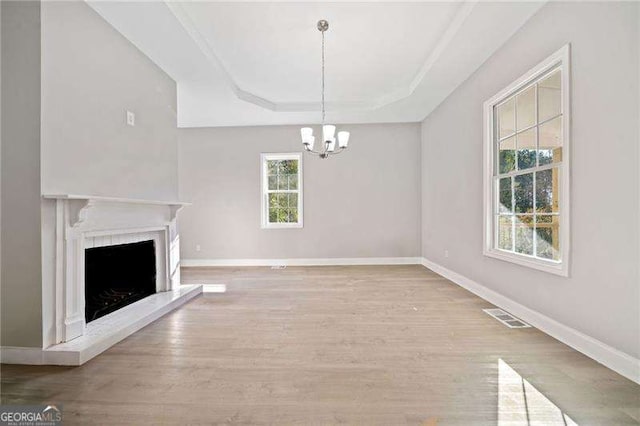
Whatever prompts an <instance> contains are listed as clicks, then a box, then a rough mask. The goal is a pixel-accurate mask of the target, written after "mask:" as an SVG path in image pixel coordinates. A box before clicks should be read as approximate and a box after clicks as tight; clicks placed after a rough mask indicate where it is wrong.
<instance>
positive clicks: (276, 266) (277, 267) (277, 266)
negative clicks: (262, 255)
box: [271, 265, 287, 269]
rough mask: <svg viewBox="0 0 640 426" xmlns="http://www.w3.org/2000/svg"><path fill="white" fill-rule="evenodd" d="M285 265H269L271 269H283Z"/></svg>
mask: <svg viewBox="0 0 640 426" xmlns="http://www.w3.org/2000/svg"><path fill="white" fill-rule="evenodd" d="M286 267H287V266H286V265H274V266H272V267H271V269H285V268H286Z"/></svg>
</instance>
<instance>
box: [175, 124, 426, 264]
mask: <svg viewBox="0 0 640 426" xmlns="http://www.w3.org/2000/svg"><path fill="white" fill-rule="evenodd" d="M341 127H343V128H345V129H349V130H350V131H351V141H350V146H349V149H348V150H347V151H346V152H344V153H342V154H340V155H339V156H338V157H334V158H329V159H327V160H321V159H319V158H316V157H312V156H309V155H305V156H304V159H303V164H304V228H302V229H261V227H260V197H261V195H260V153H262V152H300V151H301V143H300V128H299V126H273V127H239V128H202V129H181V130H180V133H179V138H180V144H179V145H180V195H181V197H182V198H183V199H185V200H187V201H190V202H193V206H190V207H186V208H185V209H183V210H182V211H181V212H180V214H179V225H180V234H181V249H182V258H183V259H282V258H340V257H343V258H344V257H412V256H419V255H420V213H419V212H420V125H419V124H418V123H414V124H375V125H344V126H341ZM196 245H200V246H201V251H200V252H197V251H196Z"/></svg>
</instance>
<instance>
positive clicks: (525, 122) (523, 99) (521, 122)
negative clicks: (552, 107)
mask: <svg viewBox="0 0 640 426" xmlns="http://www.w3.org/2000/svg"><path fill="white" fill-rule="evenodd" d="M534 124H536V89H535V86H531V87H530V88H528V89H527V90H525V91H524V92H522V93H520V94H518V95H517V96H516V125H517V126H516V129H517V130H518V131H520V130H522V129H524V128H527V127H531V126H533V125H534Z"/></svg>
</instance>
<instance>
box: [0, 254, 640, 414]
mask: <svg viewBox="0 0 640 426" xmlns="http://www.w3.org/2000/svg"><path fill="white" fill-rule="evenodd" d="M183 282H185V283H204V282H206V283H224V284H226V285H227V292H226V293H225V294H215V293H213V294H205V295H203V296H201V297H199V298H197V299H195V300H194V301H192V302H190V303H188V304H187V305H185V306H184V307H182V308H180V309H178V310H177V311H174V312H172V313H170V314H168V315H167V316H165V317H163V318H161V319H160V320H158V321H156V322H155V323H153V324H151V325H149V326H148V327H146V328H144V329H143V330H141V331H139V332H138V333H136V334H134V335H132V336H131V337H129V338H127V339H126V340H124V341H122V342H121V343H119V344H117V345H116V346H114V347H113V348H111V349H110V350H108V351H106V352H105V353H104V354H102V355H100V356H98V357H96V358H95V359H93V360H91V361H90V362H88V363H87V364H85V365H83V366H81V367H75V368H67V367H36V366H4V365H3V366H2V371H1V376H2V377H1V378H2V382H1V385H2V388H1V399H2V403H4V404H26V403H45V402H46V403H60V404H63V407H64V410H63V411H64V416H65V424H123V423H131V424H162V423H171V424H213V423H222V424H225V423H228V424H238V423H241V424H265V423H268V424H339V423H347V424H387V425H395V424H421V425H450V424H451V425H475V424H478V425H485V424H486V425H496V424H499V425H502V424H523V425H526V424H534V423H535V422H536V421H538V420H539V421H541V423H538V424H542V425H551V424H565V423H566V424H572V423H571V421H572V420H573V421H574V422H575V423H577V424H579V425H626V424H639V421H640V386H638V385H636V384H634V383H633V382H631V381H630V380H627V379H625V378H623V377H622V376H619V375H618V374H616V373H614V372H612V371H610V370H608V369H607V368H605V367H603V366H601V365H599V364H598V363H596V362H595V361H592V360H591V359H589V358H587V357H586V356H583V355H581V354H580V353H578V352H576V351H574V350H572V349H571V348H569V347H567V346H565V345H564V344H562V343H559V342H558V341H556V340H554V339H552V338H551V337H549V336H547V335H545V334H544V333H542V332H540V331H538V330H536V329H533V328H530V329H509V328H506V327H505V326H503V325H502V324H500V323H499V322H498V321H496V320H495V319H493V318H491V317H489V316H488V315H487V314H485V313H484V312H482V309H483V308H488V307H492V305H491V304H489V303H488V302H486V301H484V300H482V299H480V298H478V297H476V296H474V295H472V294H471V293H469V292H467V291H466V290H464V289H462V288H460V287H458V286H456V285H454V284H452V283H450V282H449V281H447V280H445V279H443V278H442V277H440V276H438V275H436V274H435V273H433V272H431V271H429V270H427V269H425V268H423V267H421V266H385V267H382V266H362V267H290V268H287V269H284V270H271V269H270V268H193V269H186V270H183ZM563 413H564V415H563ZM527 420H528V421H529V423H527ZM506 421H512V423H507V422H506Z"/></svg>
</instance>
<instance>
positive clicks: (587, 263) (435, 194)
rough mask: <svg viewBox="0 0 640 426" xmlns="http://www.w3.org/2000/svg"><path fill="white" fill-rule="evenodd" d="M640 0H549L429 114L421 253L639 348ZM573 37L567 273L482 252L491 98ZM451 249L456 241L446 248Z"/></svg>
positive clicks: (615, 342)
mask: <svg viewBox="0 0 640 426" xmlns="http://www.w3.org/2000/svg"><path fill="white" fill-rule="evenodd" d="M638 7H639V5H638V4H637V3H606V4H605V3H555V2H554V3H549V4H547V5H546V6H545V7H544V8H543V9H541V11H540V12H539V13H538V14H537V15H535V16H534V17H533V18H532V19H531V20H530V21H529V22H528V23H527V24H525V26H524V27H523V28H522V29H521V30H520V31H519V32H518V33H516V34H515V35H514V37H512V38H511V39H510V40H509V41H508V42H507V43H506V44H505V45H504V46H503V47H502V48H501V49H500V50H499V51H498V52H497V53H496V54H494V55H493V56H492V57H491V58H490V59H489V60H488V61H487V62H486V63H485V64H484V65H483V66H482V67H481V68H480V69H479V70H478V71H477V72H476V73H475V74H474V75H473V76H472V77H470V78H469V79H468V80H467V81H466V82H465V83H464V84H463V85H462V86H460V87H459V88H458V89H457V90H456V91H455V92H454V93H453V94H452V95H451V96H450V97H449V98H448V99H447V100H446V101H444V102H443V104H441V105H440V106H439V108H438V109H437V110H436V111H434V112H433V113H432V114H431V115H430V116H429V117H427V119H425V121H424V122H423V126H422V138H423V147H422V161H423V175H422V188H423V209H422V223H423V238H422V241H423V248H422V250H423V255H424V256H425V257H426V258H428V259H430V260H432V261H434V262H436V263H439V264H441V265H443V266H445V267H446V268H449V269H451V270H453V271H456V272H458V273H460V274H462V275H465V276H467V277H469V278H471V279H473V280H475V281H477V282H479V283H481V284H483V285H485V286H487V287H489V288H491V289H492V290H495V291H497V292H498V293H500V294H503V295H505V296H507V297H509V298H511V299H513V300H515V301H517V302H520V303H521V304H523V305H526V306H528V307H529V308H532V309H534V310H536V311H538V312H541V313H542V314H545V315H547V316H549V317H551V318H553V319H555V320H557V321H559V322H561V323H563V324H565V325H568V326H570V327H572V328H574V329H576V330H579V331H581V332H583V333H585V334H587V335H589V336H592V337H594V338H596V339H598V340H600V341H602V342H605V343H607V344H609V345H611V346H613V347H614V348H617V349H619V350H621V351H624V352H626V353H628V354H630V355H632V356H634V357H638V356H640V320H639V318H640V294H639V291H640V289H639V283H640V281H639V275H638V266H639V265H638V259H639V255H640V253H639V248H638V243H639V241H638V235H639V231H640V230H639V229H638V228H639V223H638V217H639V213H640V212H639V211H638V202H639V199H638V196H639V187H638V186H639V175H638V169H639V167H638V158H639V157H638V156H639V153H638V145H639V144H638V140H639V136H640V134H639V128H638V126H639V120H638V118H639V113H640V111H639V89H640V88H639V87H638V85H639V78H638V76H639V69H638V60H639V54H638V40H639V34H638V16H639V14H638ZM567 42H571V45H572V55H571V56H572V58H571V59H572V89H573V99H572V114H573V115H572V119H573V126H572V132H573V134H572V171H571V173H572V182H571V184H572V188H571V190H572V193H571V214H572V223H571V226H572V235H571V238H572V241H571V244H572V259H573V260H572V264H571V268H570V273H571V277H570V278H562V277H558V276H555V275H551V274H548V273H544V272H539V271H535V270H532V269H527V268H525V267H521V266H517V265H513V264H510V263H506V262H503V261H500V260H495V259H491V258H488V257H484V256H483V255H482V233H483V218H482V197H483V195H482V193H483V188H482V144H483V140H482V103H483V102H484V101H485V100H487V99H488V98H490V97H491V96H493V95H494V94H495V93H497V92H498V91H499V90H501V89H503V88H504V87H506V86H507V85H508V84H509V83H511V82H512V81H513V80H515V79H516V78H518V77H519V76H520V75H522V74H523V73H524V72H526V71H528V70H529V69H530V68H531V67H533V66H534V65H536V64H537V63H538V62H539V61H541V60H543V59H544V58H546V57H547V56H548V55H550V54H551V53H553V52H554V51H556V50H557V49H559V48H560V47H561V46H563V45H564V44H565V43H567ZM444 250H449V258H445V256H444Z"/></svg>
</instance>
